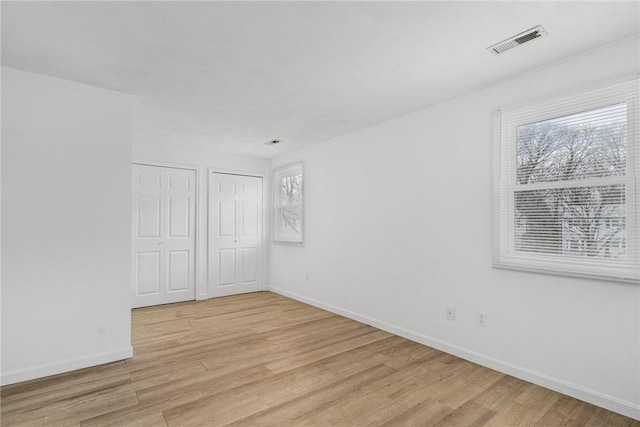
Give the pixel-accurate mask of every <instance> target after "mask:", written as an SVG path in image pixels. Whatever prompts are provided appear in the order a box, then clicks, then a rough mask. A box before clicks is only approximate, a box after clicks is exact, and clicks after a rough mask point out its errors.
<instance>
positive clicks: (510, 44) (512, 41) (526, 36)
mask: <svg viewBox="0 0 640 427" xmlns="http://www.w3.org/2000/svg"><path fill="white" fill-rule="evenodd" d="M546 35H547V32H546V31H545V29H544V28H542V27H541V26H540V25H538V26H537V27H533V28H531V29H529V30H527V31H525V32H522V33H520V34H516V35H515V36H513V37H509V38H508V39H506V40H503V41H501V42H500V43H496V44H494V45H493V46H489V47H488V48H487V50H489V51H491V53H493V54H494V55H500V54H501V53H503V52H505V51H507V50H509V49H513V48H514V47H516V46H520V45H521V44H524V43H527V42H529V41H531V40H535V39H537V38H540V37H542V36H546Z"/></svg>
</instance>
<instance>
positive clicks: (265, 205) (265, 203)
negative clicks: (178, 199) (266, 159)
mask: <svg viewBox="0 0 640 427" xmlns="http://www.w3.org/2000/svg"><path fill="white" fill-rule="evenodd" d="M214 173H221V174H226V175H239V176H250V177H254V178H262V224H263V226H262V242H261V244H260V247H261V249H262V286H261V288H262V289H261V290H263V291H264V290H267V288H268V286H267V273H268V270H267V267H268V263H267V261H268V254H267V250H266V248H267V246H266V245H265V241H266V237H268V234H269V231H268V230H265V226H268V224H270V223H269V222H268V220H269V212H270V211H271V203H270V202H269V199H270V197H269V194H270V193H269V190H268V189H269V188H270V187H269V184H268V183H267V182H266V181H267V180H268V179H267V178H266V177H265V174H262V173H257V172H247V171H243V170H237V169H224V168H208V169H207V285H206V287H207V293H208V295H209V298H212V296H213V295H214V291H213V289H211V286H213V285H212V283H213V266H212V259H211V255H212V253H213V233H212V232H211V230H212V225H213V223H212V214H213V211H212V206H211V203H212V200H211V185H212V184H211V182H212V180H213V174H214ZM196 289H197V288H196Z"/></svg>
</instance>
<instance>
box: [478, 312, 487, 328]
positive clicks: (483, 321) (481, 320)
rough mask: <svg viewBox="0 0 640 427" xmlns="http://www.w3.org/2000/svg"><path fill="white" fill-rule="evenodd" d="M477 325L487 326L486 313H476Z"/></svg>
mask: <svg viewBox="0 0 640 427" xmlns="http://www.w3.org/2000/svg"><path fill="white" fill-rule="evenodd" d="M478 326H480V327H483V328H486V327H487V313H478Z"/></svg>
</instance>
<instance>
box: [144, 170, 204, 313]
mask: <svg viewBox="0 0 640 427" xmlns="http://www.w3.org/2000/svg"><path fill="white" fill-rule="evenodd" d="M133 183H134V191H133V193H134V200H133V307H145V306H149V305H158V304H167V303H172V302H179V301H189V300H194V299H195V197H196V189H195V184H196V173H195V171H192V170H186V169H177V168H167V167H158V166H146V165H133Z"/></svg>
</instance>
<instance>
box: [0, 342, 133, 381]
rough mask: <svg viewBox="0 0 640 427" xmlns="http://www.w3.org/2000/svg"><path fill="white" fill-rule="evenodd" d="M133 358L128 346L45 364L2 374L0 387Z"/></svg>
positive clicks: (130, 348)
mask: <svg viewBox="0 0 640 427" xmlns="http://www.w3.org/2000/svg"><path fill="white" fill-rule="evenodd" d="M130 357H133V348H132V347H131V346H129V347H128V348H126V349H122V350H120V351H115V352H110V353H100V354H93V355H91V356H87V357H80V358H77V359H69V360H63V361H61V362H54V363H47V364H44V365H39V366H32V367H29V368H22V369H14V370H11V371H7V372H2V377H1V378H0V385H3V386H4V385H9V384H15V383H20V382H23V381H29V380H33V379H36V378H43V377H48V376H50V375H56V374H61V373H63V372H69V371H75V370H77V369H83V368H89V367H91V366H96V365H102V364H104V363H110V362H115V361H118V360H124V359H128V358H130Z"/></svg>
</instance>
